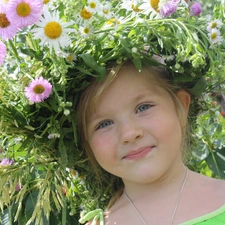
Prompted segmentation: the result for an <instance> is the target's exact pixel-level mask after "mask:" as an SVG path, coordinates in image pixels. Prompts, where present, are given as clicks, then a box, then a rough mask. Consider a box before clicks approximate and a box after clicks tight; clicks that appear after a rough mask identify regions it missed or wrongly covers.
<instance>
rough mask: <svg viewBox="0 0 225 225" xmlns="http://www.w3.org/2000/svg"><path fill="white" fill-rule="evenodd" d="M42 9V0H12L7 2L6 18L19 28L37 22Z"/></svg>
mask: <svg viewBox="0 0 225 225" xmlns="http://www.w3.org/2000/svg"><path fill="white" fill-rule="evenodd" d="M42 9H43V1H37V0H35V1H34V0H13V1H9V2H8V3H7V15H8V18H9V19H10V20H11V21H15V22H16V24H17V26H18V27H21V28H22V27H25V26H28V25H33V24H34V23H36V22H38V21H39V19H40V17H41V14H42Z"/></svg>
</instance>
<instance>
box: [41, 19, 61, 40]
mask: <svg viewBox="0 0 225 225" xmlns="http://www.w3.org/2000/svg"><path fill="white" fill-rule="evenodd" d="M44 32H45V35H46V36H47V37H49V38H51V39H56V38H59V37H60V36H61V34H62V26H61V25H60V24H59V23H58V22H55V21H53V22H49V23H47V24H46V26H45V28H44Z"/></svg>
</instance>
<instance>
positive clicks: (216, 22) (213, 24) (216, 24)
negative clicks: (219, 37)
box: [207, 19, 223, 32]
mask: <svg viewBox="0 0 225 225" xmlns="http://www.w3.org/2000/svg"><path fill="white" fill-rule="evenodd" d="M222 25H223V23H222V21H221V20H218V19H216V20H214V21H212V22H210V23H208V26H207V31H208V32H211V31H212V29H214V28H217V29H220V27H221V26H222Z"/></svg>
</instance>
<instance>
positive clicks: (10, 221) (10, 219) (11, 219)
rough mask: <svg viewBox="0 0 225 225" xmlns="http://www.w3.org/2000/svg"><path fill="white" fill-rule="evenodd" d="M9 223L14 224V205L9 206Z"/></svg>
mask: <svg viewBox="0 0 225 225" xmlns="http://www.w3.org/2000/svg"><path fill="white" fill-rule="evenodd" d="M9 224H10V225H13V215H12V206H9Z"/></svg>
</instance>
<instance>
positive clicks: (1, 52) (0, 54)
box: [0, 41, 6, 66]
mask: <svg viewBox="0 0 225 225" xmlns="http://www.w3.org/2000/svg"><path fill="white" fill-rule="evenodd" d="M5 56H6V46H5V44H4V43H3V42H2V41H0V66H1V65H2V64H3V62H4V59H5Z"/></svg>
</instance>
